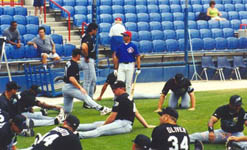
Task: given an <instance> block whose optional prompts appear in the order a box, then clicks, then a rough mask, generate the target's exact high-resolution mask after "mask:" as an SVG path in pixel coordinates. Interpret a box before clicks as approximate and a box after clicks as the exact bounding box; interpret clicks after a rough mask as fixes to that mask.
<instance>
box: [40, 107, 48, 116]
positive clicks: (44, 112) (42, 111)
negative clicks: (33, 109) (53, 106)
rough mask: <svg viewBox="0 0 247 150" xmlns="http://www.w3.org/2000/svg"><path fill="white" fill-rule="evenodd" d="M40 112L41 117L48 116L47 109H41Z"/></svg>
mask: <svg viewBox="0 0 247 150" xmlns="http://www.w3.org/2000/svg"><path fill="white" fill-rule="evenodd" d="M40 112H41V113H42V115H43V116H47V115H48V112H47V109H45V108H41V109H40Z"/></svg>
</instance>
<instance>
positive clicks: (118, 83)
mask: <svg viewBox="0 0 247 150" xmlns="http://www.w3.org/2000/svg"><path fill="white" fill-rule="evenodd" d="M125 87H126V85H125V82H123V81H119V80H118V81H116V82H114V84H113V86H112V89H116V88H125Z"/></svg>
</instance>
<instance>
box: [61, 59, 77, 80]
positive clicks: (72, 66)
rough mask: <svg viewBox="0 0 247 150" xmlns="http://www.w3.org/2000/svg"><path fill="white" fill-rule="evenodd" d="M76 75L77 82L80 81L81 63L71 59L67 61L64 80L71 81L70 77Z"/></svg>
mask: <svg viewBox="0 0 247 150" xmlns="http://www.w3.org/2000/svg"><path fill="white" fill-rule="evenodd" d="M70 77H75V79H76V80H77V82H78V83H79V81H80V72H79V65H78V63H77V62H75V61H73V60H70V61H68V62H67V63H66V65H65V69H64V82H65V83H70V81H69V78H70Z"/></svg>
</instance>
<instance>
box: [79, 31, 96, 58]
mask: <svg viewBox="0 0 247 150" xmlns="http://www.w3.org/2000/svg"><path fill="white" fill-rule="evenodd" d="M81 43H82V44H83V43H86V44H87V46H88V57H89V58H93V59H96V51H95V48H94V41H93V38H92V36H91V35H89V34H85V35H84V36H83V37H82V40H81Z"/></svg>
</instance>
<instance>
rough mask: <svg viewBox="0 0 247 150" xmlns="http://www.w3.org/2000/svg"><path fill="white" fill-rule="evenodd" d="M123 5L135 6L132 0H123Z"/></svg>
mask: <svg viewBox="0 0 247 150" xmlns="http://www.w3.org/2000/svg"><path fill="white" fill-rule="evenodd" d="M124 5H133V6H135V5H136V3H135V1H133V0H124Z"/></svg>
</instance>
